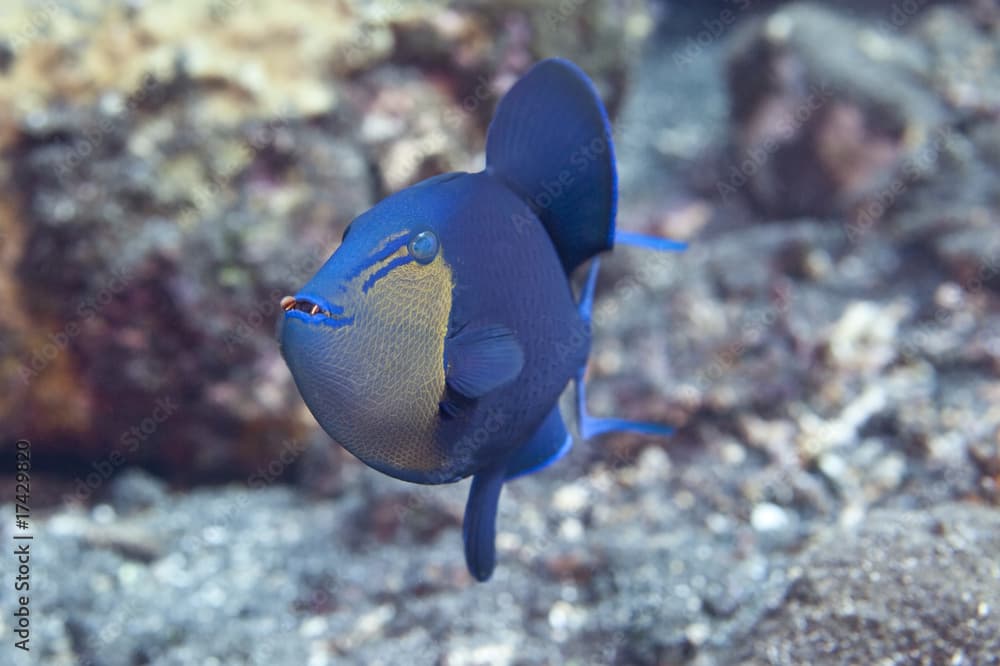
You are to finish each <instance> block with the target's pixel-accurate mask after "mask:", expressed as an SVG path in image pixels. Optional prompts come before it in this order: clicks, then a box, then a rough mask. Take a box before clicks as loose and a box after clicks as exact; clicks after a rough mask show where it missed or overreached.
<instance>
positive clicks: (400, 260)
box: [361, 254, 413, 293]
mask: <svg viewBox="0 0 1000 666" xmlns="http://www.w3.org/2000/svg"><path fill="white" fill-rule="evenodd" d="M411 261H413V257H412V256H411V255H409V254H408V255H406V256H403V257H396V258H395V259H393V260H392V261H390V262H389V263H388V264H386V265H385V266H383V267H382V268H380V269H378V270H377V271H375V272H374V273H372V274H371V275H369V276H368V279H367V280H365V283H364V285H362V286H361V291H362V292H365V293H367V292H368V290H369V289H371V288H372V285H373V284H375V283H376V282H378V281H379V280H381V279H382V278H384V277H385V276H386V275H388V274H389V272H390V271H392V270H393V269H394V268H399V267H400V266H404V265H406V264H408V263H410V262H411Z"/></svg>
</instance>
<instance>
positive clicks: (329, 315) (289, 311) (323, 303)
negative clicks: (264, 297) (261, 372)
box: [275, 293, 354, 353]
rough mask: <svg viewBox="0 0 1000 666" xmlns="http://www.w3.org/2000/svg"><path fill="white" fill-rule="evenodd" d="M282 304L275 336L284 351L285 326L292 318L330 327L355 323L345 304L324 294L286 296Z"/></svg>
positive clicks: (340, 326)
mask: <svg viewBox="0 0 1000 666" xmlns="http://www.w3.org/2000/svg"><path fill="white" fill-rule="evenodd" d="M280 305H281V310H282V314H281V317H279V318H278V321H277V327H276V330H275V337H277V339H278V344H279V345H281V350H282V353H284V352H285V348H284V344H283V343H284V341H285V327H286V326H287V325H288V323H289V321H290V320H296V321H301V322H304V323H306V324H310V325H316V326H323V327H326V328H329V329H339V328H345V327H347V326H350V325H351V324H353V323H354V316H353V315H350V314H348V313H346V312H345V310H344V308H343V306H340V305H336V304H334V303H331V302H329V301H327V300H326V299H325V298H323V297H322V296H317V295H313V294H303V293H299V294H296V295H295V296H285V297H284V298H282V299H281V302H280Z"/></svg>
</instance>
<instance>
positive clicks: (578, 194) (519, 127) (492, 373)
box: [278, 59, 683, 581]
mask: <svg viewBox="0 0 1000 666" xmlns="http://www.w3.org/2000/svg"><path fill="white" fill-rule="evenodd" d="M617 196H618V195H617V174H616V169H615V157H614V146H613V144H612V141H611V129H610V126H609V124H608V119H607V115H606V113H605V111H604V107H603V105H602V103H601V101H600V98H599V97H598V96H597V93H596V92H595V90H594V87H593V84H592V83H591V82H590V80H589V79H588V78H587V76H586V74H584V73H583V72H582V71H581V70H580V69H579V68H577V67H576V65H574V64H572V63H571V62H568V61H566V60H561V59H550V60H545V61H542V62H540V63H538V64H536V65H535V66H534V67H533V68H532V69H531V70H529V71H528V72H527V73H526V74H525V75H524V76H523V77H522V78H521V79H520V80H519V81H518V82H517V83H516V84H515V85H514V86H513V87H512V88H511V89H510V91H509V92H508V93H507V94H506V95H505V96H504V98H503V99H502V100H501V101H500V103H499V105H498V107H497V110H496V114H495V116H494V118H493V121H492V123H491V124H490V128H489V132H488V135H487V142H486V169H485V170H483V171H480V172H478V173H448V174H443V175H439V176H436V177H433V178H430V179H428V180H425V181H423V182H421V183H418V184H416V185H413V186H412V187H409V188H407V189H405V190H403V191H400V192H397V193H396V194H393V195H392V196H389V197H388V198H386V199H384V200H383V201H381V202H380V203H378V204H377V205H376V206H374V207H373V208H372V209H371V210H369V211H367V212H365V213H363V214H361V215H360V216H358V217H357V218H356V219H355V220H354V221H352V222H351V224H350V225H348V227H347V229H346V230H345V232H344V237H343V241H342V243H341V245H340V246H339V247H338V248H337V250H336V251H335V252H334V253H333V255H332V256H331V257H330V258H329V259H328V260H327V261H326V263H325V264H324V265H323V266H322V267H321V268H320V269H319V271H318V272H317V273H316V275H315V276H313V278H312V279H311V280H310V281H309V282H308V283H307V284H306V285H305V286H304V287H303V288H302V290H301V291H300V292H299V293H297V294H296V295H295V296H286V297H285V298H283V299H282V301H281V307H282V310H283V314H282V318H281V320H280V321H279V325H278V339H279V344H280V347H281V353H282V355H283V357H284V359H285V362H286V363H287V364H288V368H289V369H290V370H291V373H292V376H293V378H294V380H295V384H296V386H297V387H298V389H299V392H300V393H301V395H302V398H303V399H304V400H305V402H306V405H308V407H309V409H310V410H311V412H312V414H313V415H314V416H315V417H316V420H317V421H318V422H319V424H320V425H321V426H322V427H323V429H324V430H325V431H326V432H327V433H328V434H329V435H330V437H332V438H333V439H334V440H336V441H337V442H339V443H340V444H341V445H343V446H344V447H345V448H346V449H347V450H348V451H350V452H351V453H353V454H354V455H355V456H357V457H358V458H360V459H361V460H362V461H363V462H364V463H365V464H367V465H369V466H370V467H373V468H375V469H376V470H378V471H380V472H383V473H385V474H388V475H390V476H393V477H395V478H398V479H402V480H404V481H410V482H413V483H423V484H440V483H450V482H454V481H458V480H460V479H464V478H466V477H468V476H472V477H473V479H472V487H471V490H470V492H469V499H468V503H467V505H466V509H465V519H464V524H463V529H462V532H463V540H464V544H465V558H466V563H467V565H468V568H469V571H470V573H471V574H472V576H473V577H474V578H476V579H477V580H479V581H485V580H487V579H488V578H489V577H490V576H491V574H492V572H493V569H494V566H495V560H496V555H495V546H494V538H495V531H496V513H497V502H498V501H499V498H500V491H501V488H502V487H503V484H504V483H505V482H506V481H509V480H511V479H513V478H515V477H518V476H522V475H525V474H530V473H532V472H535V471H538V470H540V469H542V468H544V467H546V466H547V465H549V464H551V463H552V462H554V461H555V460H558V459H559V458H560V457H561V456H563V455H564V454H565V453H566V452H567V451H568V450H569V448H570V445H571V443H572V438H571V436H570V435H569V433H568V432H567V430H566V426H565V424H564V422H563V419H562V417H561V415H560V413H559V407H558V404H557V403H558V400H559V396H560V394H561V393H562V392H563V390H564V389H565V388H566V387H567V386H568V384H569V382H570V380H576V398H577V408H578V419H579V426H580V434H581V436H582V437H584V438H586V437H589V436H592V435H594V434H598V433H602V432H608V431H611V430H635V431H639V432H645V433H654V434H667V433H669V431H670V429H669V428H667V427H665V426H660V425H655V424H645V423H632V422H629V421H624V420H620V419H599V418H595V417H592V416H590V415H588V414H587V412H586V407H585V392H584V384H583V373H584V369H585V366H586V363H587V357H588V354H589V351H590V311H591V304H592V301H593V293H594V285H595V282H596V277H597V269H598V262H597V259H596V258H595V257H596V255H598V254H599V253H601V252H605V251H608V250H610V249H611V248H612V247H613V246H614V244H615V241H616V240H617V241H618V242H628V243H633V244H636V245H640V246H645V247H650V248H655V249H661V250H676V249H682V248H683V243H677V242H674V241H669V240H665V239H655V238H649V237H645V236H637V235H634V234H622V233H618V234H616V232H615V211H616V208H617ZM592 259H593V260H592ZM588 260H592V261H591V265H590V272H589V275H588V277H587V280H586V283H585V286H584V288H583V290H582V293H581V295H580V298H579V299H576V298H574V294H573V288H572V286H571V282H570V276H571V274H572V273H573V271H574V270H575V269H576V268H577V267H579V266H580V265H581V264H583V263H585V262H587V261H588Z"/></svg>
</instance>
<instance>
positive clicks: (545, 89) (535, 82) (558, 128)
mask: <svg viewBox="0 0 1000 666" xmlns="http://www.w3.org/2000/svg"><path fill="white" fill-rule="evenodd" d="M486 169H487V171H488V172H489V173H492V174H493V175H495V176H497V177H499V178H500V179H501V180H503V181H504V182H505V183H506V184H507V185H508V186H509V187H510V188H511V189H513V190H514V191H515V192H517V193H518V194H520V195H521V196H522V197H524V198H525V199H526V200H527V201H528V202H529V203H530V204H531V206H532V208H534V210H535V212H536V214H537V215H538V216H539V218H540V219H541V221H542V224H544V225H545V228H546V230H547V231H548V232H549V236H550V237H551V238H552V241H553V243H554V244H555V246H556V251H557V252H558V253H559V258H560V259H561V260H562V264H563V268H564V269H565V270H566V273H567V274H569V273H571V272H572V271H573V269H574V268H576V267H577V266H579V265H580V264H581V263H583V262H584V261H586V260H587V259H589V258H590V257H592V256H594V255H595V254H597V253H598V252H602V251H604V250H609V249H611V246H612V245H613V242H614V231H615V211H616V209H617V205H618V176H617V172H616V170H615V151H614V144H613V143H612V141H611V127H610V125H609V124H608V116H607V114H606V113H605V111H604V105H603V104H602V103H601V99H600V97H598V96H597V92H596V91H595V90H594V86H593V84H592V83H591V81H590V79H589V78H587V75H586V74H584V73H583V71H582V70H581V69H580V68H579V67H577V66H576V65H574V64H573V63H571V62H569V61H568V60H562V59H558V58H553V59H550V60H543V61H542V62H540V63H538V64H537V65H535V66H534V67H532V68H531V70H530V71H528V73H527V74H525V75H524V76H523V77H522V78H521V79H520V80H519V81H518V82H517V83H515V84H514V86H513V87H512V88H511V89H510V91H509V92H508V93H507V94H506V95H505V96H504V98H503V99H502V100H500V104H499V105H498V106H497V110H496V114H495V115H494V117H493V122H492V123H491V124H490V129H489V134H488V135H487V139H486Z"/></svg>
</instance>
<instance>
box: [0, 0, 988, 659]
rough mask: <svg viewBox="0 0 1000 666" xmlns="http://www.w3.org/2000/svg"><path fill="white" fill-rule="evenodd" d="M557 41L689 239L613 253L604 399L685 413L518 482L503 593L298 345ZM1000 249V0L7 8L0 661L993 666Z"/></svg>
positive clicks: (629, 211) (434, 497)
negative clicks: (355, 232) (374, 455)
mask: <svg viewBox="0 0 1000 666" xmlns="http://www.w3.org/2000/svg"><path fill="white" fill-rule="evenodd" d="M552 56H560V57H564V58H568V59H570V60H572V61H574V62H575V63H577V64H578V65H579V66H580V67H581V68H582V69H583V70H585V71H586V72H587V73H588V74H589V75H590V76H591V77H592V78H593V80H594V81H595V84H596V85H597V88H598V90H599V92H600V94H601V95H602V97H603V99H604V101H605V103H606V104H607V106H608V109H609V112H610V114H611V116H612V121H613V125H614V135H615V141H616V150H617V154H618V161H619V175H620V197H621V198H620V207H619V216H618V225H619V228H620V229H624V230H628V231H636V232H643V233H648V234H656V235H661V236H667V237H671V238H677V239H681V240H686V241H688V242H689V243H690V249H689V250H687V251H686V252H684V253H682V254H657V253H651V252H645V251H642V250H637V249H631V248H627V247H626V248H620V249H617V250H616V251H615V252H614V253H613V254H611V255H608V256H607V257H606V258H605V259H604V263H603V265H602V266H603V269H604V270H603V271H602V273H601V280H600V283H599V286H598V293H597V301H596V303H595V309H594V343H593V351H592V356H591V365H590V371H589V394H590V408H591V411H592V412H593V413H595V414H597V415H619V416H625V417H627V418H634V419H644V420H651V421H657V422H663V423H670V424H672V425H674V426H676V428H677V433H676V434H675V435H674V436H673V437H671V438H669V439H659V438H653V437H648V436H647V437H643V436H639V435H614V436H605V437H601V438H596V439H594V440H591V441H585V442H577V443H576V445H575V446H574V448H573V450H572V451H571V452H570V453H569V454H568V455H567V457H566V458H564V459H563V460H562V461H560V463H559V464H558V465H554V466H553V467H551V468H549V469H547V470H545V471H544V472H541V473H538V474H535V475H532V476H530V477H526V478H524V479H521V480H518V481H515V482H513V483H511V484H509V485H508V486H507V487H506V490H505V492H504V500H503V501H502V502H501V508H500V516H499V520H498V530H499V531H498V535H497V550H498V557H499V562H500V563H499V566H498V568H497V570H496V573H495V574H494V576H493V579H492V580H491V581H490V582H488V583H485V584H478V583H476V582H474V580H473V579H472V578H471V577H470V576H469V574H468V573H467V571H466V568H465V564H464V561H463V559H462V549H461V520H462V510H463V505H464V501H465V494H466V491H467V487H466V486H467V484H468V481H465V482H462V483H459V484H455V485H447V486H416V485H411V484H406V483H402V482H399V481H395V480H393V479H390V478H388V477H385V476H383V475H381V474H379V473H377V472H375V471H373V470H371V469H368V468H366V467H365V466H364V465H362V464H360V463H359V462H358V461H356V460H355V459H354V458H353V457H352V456H351V455H350V454H348V453H346V452H345V451H344V450H342V449H341V448H340V447H339V446H337V445H336V444H334V443H332V442H331V441H330V439H329V438H328V437H327V436H326V435H325V434H324V433H323V432H322V431H321V430H319V428H318V426H317V425H316V423H315V421H314V420H313V418H312V416H311V415H310V414H309V412H308V411H307V409H306V408H305V405H304V404H303V402H302V400H301V398H300V397H299V395H298V392H297V391H296V389H295V386H294V384H293V383H292V380H291V376H290V374H289V372H288V370H287V368H286V367H285V365H284V363H283V362H282V361H281V358H280V356H279V354H278V349H277V345H276V342H275V339H274V329H275V321H276V319H277V318H278V314H279V306H278V300H279V299H280V298H281V297H282V296H283V295H285V294H286V293H291V292H293V291H294V290H295V288H297V287H298V286H299V285H301V284H302V283H303V282H304V281H305V280H306V279H308V278H309V277H310V276H311V275H312V274H313V272H315V270H316V269H317V268H318V267H319V266H320V264H321V263H322V262H323V261H324V260H325V259H326V258H327V256H329V254H330V253H331V252H332V251H333V250H334V249H335V248H336V247H337V245H338V243H339V241H340V238H341V235H342V233H343V230H344V227H345V226H346V225H347V223H348V222H350V221H351V219H353V218H354V217H355V216H356V215H358V214H359V213H361V212H363V211H364V210H366V209H368V208H370V207H371V206H372V205H373V204H374V203H376V202H377V201H378V200H380V199H381V198H383V197H384V196H386V195H387V194H389V193H392V192H394V191H397V190H399V189H401V188H403V187H406V186H408V185H411V184H413V183H415V182H417V181H419V180H421V179H423V178H426V177H428V176H431V175H435V174H437V173H441V172H445V171H452V170H473V171H475V170H479V169H480V168H481V167H482V159H483V157H482V154H483V146H484V138H485V130H486V126H487V123H488V122H489V119H490V117H491V115H492V112H493V109H494V107H495V105H496V102H497V100H498V99H499V98H500V96H502V94H503V93H504V92H505V91H506V90H507V89H508V88H509V87H510V85H511V84H512V83H513V82H514V81H515V80H516V79H517V77H518V76H519V75H520V74H521V73H523V72H524V71H525V70H527V69H528V68H529V67H530V66H531V64H533V63H534V62H536V61H537V60H540V59H542V58H546V57H552ZM998 231H1000V3H997V2H995V1H994V0H958V1H955V2H932V1H931V0H922V1H921V0H894V1H891V2H890V1H874V2H860V1H859V2H832V1H831V2H777V1H771V2H767V1H764V0H759V1H756V2H755V1H752V0H715V1H707V2H690V3H682V2H668V1H666V0H553V1H551V2H543V1H541V0H497V1H494V2H487V1H486V0H454V1H453V2H447V3H445V2H422V1H419V0H400V1H396V2H393V1H387V2H363V1H362V0H328V1H319V0H296V1H285V2H278V1H277V0H273V1H263V0H258V1H253V0H207V1H204V2H194V1H192V0H175V1H173V2H170V1H168V0H149V1H145V2H144V1H141V0H130V1H124V0H115V1H104V0H38V1H36V2H32V1H29V0H5V1H4V3H3V6H2V7H0V349H2V356H0V434H2V441H0V461H2V463H0V465H2V466H0V470H2V478H0V490H2V492H3V495H2V496H0V504H2V507H0V539H2V550H3V552H4V553H5V554H4V555H3V556H0V562H2V567H0V571H2V572H3V580H2V581H0V610H2V617H3V621H2V622H0V664H8V663H10V664H46V665H48V664H52V665H64V664H67V665H68V664H93V665H108V666H118V665H138V664H158V665H159V664H164V665H166V664H170V665H173V664H178V665H180V664H198V665H218V664H303V665H308V666H320V665H323V664H417V665H419V664H439V665H442V666H460V665H470V666H471V665H478V664H488V665H493V664H500V665H502V664H510V665H515V664H588V665H590V664H694V665H698V666H707V665H713V664H781V665H786V664H787V665H791V664H884V665H889V664H899V665H904V664H951V665H953V666H972V665H977V666H978V665H981V664H1000V509H998V506H1000V485H998V484H1000V233H998ZM568 413H570V412H568ZM567 422H569V423H572V419H571V418H569V417H567ZM19 441H27V442H29V443H30V444H28V445H25V444H21V443H18V442H19ZM24 450H30V492H29V493H27V495H28V496H25V495H26V493H25V492H24V490H25V488H23V485H24V484H25V478H24V476H22V477H21V478H20V479H19V478H18V477H17V476H16V474H17V472H18V471H20V472H21V473H22V475H23V474H25V473H26V472H27V470H25V468H24V467H23V461H24V460H25V459H26V457H25V455H24V454H23V453H21V454H20V455H19V452H23V451H24ZM19 464H21V465H22V466H21V467H19V466H18V465H19ZM19 485H20V486H22V487H19ZM22 514H23V515H25V516H26V518H25V520H26V521H27V522H26V523H25V524H24V526H23V527H22V526H20V524H19V523H17V522H16V519H17V520H20V519H21V518H20V517H19V516H21V515H22ZM27 535H30V536H31V537H32V538H31V540H30V565H26V566H30V575H29V579H25V582H28V583H30V589H28V590H25V589H21V588H19V587H17V584H18V579H17V575H18V572H19V571H20V569H19V565H20V564H23V561H22V560H19V559H18V556H17V554H16V553H17V550H16V549H17V547H18V546H19V545H23V543H22V542H23V541H24V540H18V539H17V537H18V536H21V537H24V536H27ZM24 595H27V596H28V597H29V602H28V603H27V604H25V603H24V602H23V600H22V599H20V598H19V597H21V596H24ZM20 608H28V609H29V612H30V622H28V624H27V626H29V627H30V629H29V631H30V642H29V643H27V644H25V646H30V651H25V650H23V649H21V648H20V647H18V646H17V643H18V642H19V641H22V640H23V639H24V636H23V635H21V634H19V633H18V629H19V628H21V629H23V627H24V626H25V624H24V623H23V622H21V616H19V615H16V613H18V612H19V609H20Z"/></svg>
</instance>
